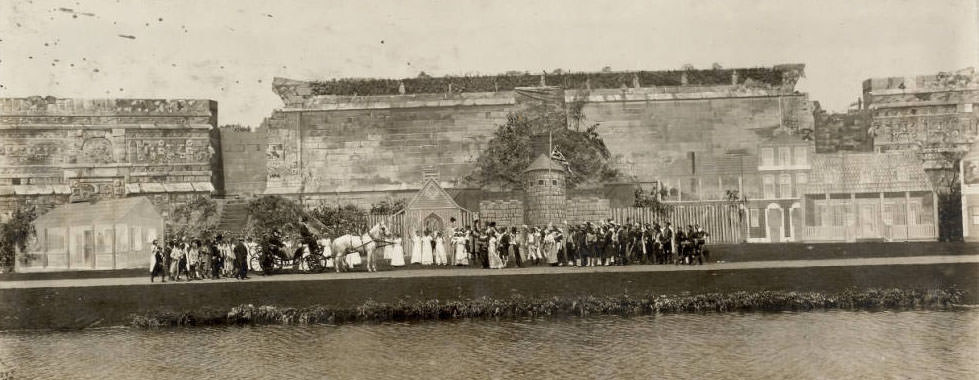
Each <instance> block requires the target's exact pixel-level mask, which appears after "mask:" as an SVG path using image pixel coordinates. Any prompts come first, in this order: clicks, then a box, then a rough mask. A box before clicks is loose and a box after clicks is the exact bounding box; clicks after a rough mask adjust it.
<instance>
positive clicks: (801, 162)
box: [792, 146, 809, 166]
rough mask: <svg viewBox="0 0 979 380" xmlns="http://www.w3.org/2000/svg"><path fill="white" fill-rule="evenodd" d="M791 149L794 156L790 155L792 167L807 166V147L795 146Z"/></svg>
mask: <svg viewBox="0 0 979 380" xmlns="http://www.w3.org/2000/svg"><path fill="white" fill-rule="evenodd" d="M793 149H794V153H795V154H793V155H792V165H795V166H805V165H807V164H809V157H807V156H808V154H809V147H805V146H797V147H795V148H793Z"/></svg>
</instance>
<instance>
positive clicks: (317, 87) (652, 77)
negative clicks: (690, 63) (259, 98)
mask: <svg viewBox="0 0 979 380" xmlns="http://www.w3.org/2000/svg"><path fill="white" fill-rule="evenodd" d="M734 71H737V74H738V83H739V84H741V83H744V82H745V81H746V80H748V79H751V80H752V81H754V82H760V83H763V84H768V85H771V86H780V85H781V84H782V80H783V77H782V71H781V70H777V69H775V68H770V67H758V68H748V69H717V70H670V71H633V72H590V73H552V74H545V75H544V80H545V82H546V84H547V85H550V86H561V87H564V88H576V89H577V88H586V87H591V88H596V89H598V88H621V87H623V86H625V87H633V85H634V84H635V83H634V82H635V80H636V79H638V81H639V85H640V86H642V87H656V86H679V85H681V84H682V83H681V82H682V80H681V78H682V76H683V75H684V73H686V76H687V84H689V85H726V84H731V76H732V74H733V72H734ZM540 76H541V74H533V73H523V74H504V75H477V76H444V77H428V76H421V77H418V78H406V79H333V80H329V81H315V82H311V87H312V91H313V94H314V95H346V96H352V95H360V96H374V95H398V94H400V87H401V84H402V83H403V84H404V87H405V93H407V94H440V93H446V92H449V85H450V84H451V85H452V92H495V91H511V90H513V89H514V88H516V87H532V86H538V85H540Z"/></svg>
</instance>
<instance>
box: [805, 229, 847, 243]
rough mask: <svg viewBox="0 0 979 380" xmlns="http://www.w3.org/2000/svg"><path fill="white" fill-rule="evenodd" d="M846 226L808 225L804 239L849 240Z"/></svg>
mask: <svg viewBox="0 0 979 380" xmlns="http://www.w3.org/2000/svg"><path fill="white" fill-rule="evenodd" d="M847 232H848V231H847V228H846V226H806V227H805V229H804V232H803V235H802V240H803V241H847V240H848V238H849V235H848V234H847Z"/></svg>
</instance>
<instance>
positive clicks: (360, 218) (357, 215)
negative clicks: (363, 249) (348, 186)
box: [310, 203, 403, 237]
mask: <svg viewBox="0 0 979 380" xmlns="http://www.w3.org/2000/svg"><path fill="white" fill-rule="evenodd" d="M402 207H403V206H402ZM310 215H311V216H312V217H313V218H315V219H316V220H317V221H318V222H320V223H322V224H323V226H324V231H322V232H323V233H324V234H325V235H326V236H330V237H337V236H341V235H345V234H359V233H361V232H363V231H362V230H363V229H365V228H366V226H367V211H364V209H362V208H360V207H357V206H355V205H352V204H348V205H345V206H339V205H337V206H331V205H328V204H326V203H321V204H320V205H319V206H317V207H316V208H314V209H313V210H312V211H311V212H310Z"/></svg>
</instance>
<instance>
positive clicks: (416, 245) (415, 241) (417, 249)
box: [409, 231, 422, 264]
mask: <svg viewBox="0 0 979 380" xmlns="http://www.w3.org/2000/svg"><path fill="white" fill-rule="evenodd" d="M409 262H410V263H412V264H421V263H422V237H421V236H419V235H418V231H415V232H412V233H411V260H410V261H409Z"/></svg>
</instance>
